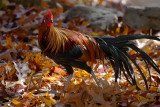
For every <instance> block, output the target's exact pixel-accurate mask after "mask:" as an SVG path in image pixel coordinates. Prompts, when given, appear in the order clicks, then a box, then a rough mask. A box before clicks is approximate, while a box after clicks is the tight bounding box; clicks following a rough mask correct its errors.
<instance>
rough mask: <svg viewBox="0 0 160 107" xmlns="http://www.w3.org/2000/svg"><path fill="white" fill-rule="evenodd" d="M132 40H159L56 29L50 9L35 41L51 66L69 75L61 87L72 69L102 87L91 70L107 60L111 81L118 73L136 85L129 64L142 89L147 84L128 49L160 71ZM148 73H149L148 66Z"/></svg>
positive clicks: (147, 37)
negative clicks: (111, 68)
mask: <svg viewBox="0 0 160 107" xmlns="http://www.w3.org/2000/svg"><path fill="white" fill-rule="evenodd" d="M136 39H152V40H158V41H160V39H159V38H158V37H156V36H148V35H121V36H118V37H112V36H102V37H91V36H88V35H85V34H81V33H79V32H76V31H72V30H69V29H65V28H57V27H55V26H54V25H53V15H52V12H51V11H50V10H48V11H47V15H45V16H44V18H43V21H42V23H41V25H40V28H39V35H38V42H39V45H40V48H41V50H42V53H43V54H44V55H46V56H48V57H49V58H51V59H52V60H54V61H55V63H57V64H60V65H62V66H63V67H64V68H65V69H66V71H67V73H68V74H69V77H68V80H67V82H66V84H65V86H67V85H68V83H69V82H70V80H71V78H72V76H73V72H74V70H73V68H72V67H76V68H80V69H82V70H85V71H87V72H88V73H90V74H91V75H92V77H93V79H94V80H95V82H96V84H97V85H98V86H99V87H102V86H101V84H100V83H99V81H98V80H97V78H96V76H95V74H94V72H93V70H92V67H91V66H89V64H88V62H89V63H90V65H93V64H103V63H104V61H105V60H107V61H109V62H110V63H111V65H112V67H113V69H114V72H115V81H117V79H118V77H119V75H120V74H121V72H122V73H123V75H124V76H125V78H126V80H127V81H128V82H129V83H130V84H131V85H135V86H136V87H137V84H136V78H135V74H134V73H135V72H134V69H133V65H134V66H135V67H136V68H137V69H138V71H139V73H140V75H141V76H142V78H143V80H144V82H145V85H146V87H147V88H148V83H147V79H146V77H145V75H144V74H143V72H142V69H141V68H140V66H139V65H138V64H137V62H136V60H135V59H134V58H133V57H132V56H131V55H130V54H129V53H128V50H129V49H132V50H134V51H136V52H137V53H138V54H139V55H140V56H141V58H142V59H143V61H144V62H145V64H146V67H148V65H150V66H151V67H153V68H154V69H155V71H157V72H158V73H160V69H159V68H158V66H157V65H156V64H155V62H154V61H153V60H152V59H151V58H150V57H149V56H148V55H147V54H146V53H145V52H144V51H142V50H141V49H139V48H138V47H137V46H136V45H135V44H134V43H133V42H132V40H136ZM148 72H150V70H149V67H148Z"/></svg>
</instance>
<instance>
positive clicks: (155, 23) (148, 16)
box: [123, 7, 160, 30]
mask: <svg viewBox="0 0 160 107" xmlns="http://www.w3.org/2000/svg"><path fill="white" fill-rule="evenodd" d="M123 21H124V23H126V24H128V25H129V26H131V27H133V28H147V29H150V28H152V29H155V30H157V29H160V8H159V7H128V9H127V10H126V12H125V15H124V17H123Z"/></svg>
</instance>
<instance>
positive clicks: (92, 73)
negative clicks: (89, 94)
mask: <svg viewBox="0 0 160 107" xmlns="http://www.w3.org/2000/svg"><path fill="white" fill-rule="evenodd" d="M91 75H92V77H93V79H94V80H95V82H96V84H97V85H98V86H99V87H100V88H102V85H101V84H100V83H99V82H98V80H97V78H96V76H95V74H94V72H93V71H91Z"/></svg>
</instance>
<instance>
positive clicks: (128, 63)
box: [94, 35, 160, 89]
mask: <svg viewBox="0 0 160 107" xmlns="http://www.w3.org/2000/svg"><path fill="white" fill-rule="evenodd" d="M94 38H95V40H96V41H97V42H98V43H99V45H100V47H101V49H102V51H103V52H104V53H105V54H106V56H107V58H106V59H107V60H109V61H110V63H111V65H112V67H113V69H114V72H115V81H117V79H118V77H119V75H120V73H121V72H122V73H123V75H124V76H125V78H126V80H127V81H128V82H129V83H130V84H131V85H135V86H136V88H137V89H139V87H138V86H137V83H136V77H135V72H134V70H133V65H134V66H135V67H136V68H137V70H138V71H139V73H140V75H141V77H142V78H143V80H144V83H145V85H146V88H149V87H148V82H147V79H146V77H145V75H144V74H143V71H142V69H141V67H140V66H139V65H138V63H137V61H136V60H135V59H134V58H133V57H132V56H131V55H130V54H129V53H128V49H126V48H130V49H132V50H134V51H136V52H137V53H138V54H139V55H140V56H141V58H142V60H143V61H144V62H145V64H146V67H147V69H148V72H149V74H150V69H149V67H148V65H150V66H151V67H153V68H154V69H155V71H157V72H158V73H159V74H160V69H159V67H158V66H157V65H156V63H155V62H154V61H153V60H152V59H151V58H150V56H149V55H147V54H146V53H145V52H144V51H142V50H141V49H139V48H138V47H137V46H135V45H134V44H133V43H132V42H130V41H131V40H136V39H151V40H158V41H160V38H159V37H157V36H148V35H121V36H118V37H111V36H108V37H107V36H103V37H94Z"/></svg>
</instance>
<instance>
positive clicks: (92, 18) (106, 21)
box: [66, 5, 123, 30]
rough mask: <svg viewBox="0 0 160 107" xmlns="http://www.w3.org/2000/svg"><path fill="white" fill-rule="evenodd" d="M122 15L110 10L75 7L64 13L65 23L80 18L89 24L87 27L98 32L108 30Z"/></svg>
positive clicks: (82, 6)
mask: <svg viewBox="0 0 160 107" xmlns="http://www.w3.org/2000/svg"><path fill="white" fill-rule="evenodd" d="M122 15H123V14H122V12H120V11H117V10H116V9H112V8H105V7H89V6H84V5H76V6H74V7H72V8H70V9H69V11H68V12H67V13H66V22H68V21H70V20H72V19H74V18H77V17H82V18H84V19H85V20H86V21H89V22H90V25H89V26H91V27H93V28H96V29H98V30H106V29H110V28H111V27H112V26H113V25H114V23H116V22H117V19H118V18H117V17H119V16H122Z"/></svg>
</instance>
